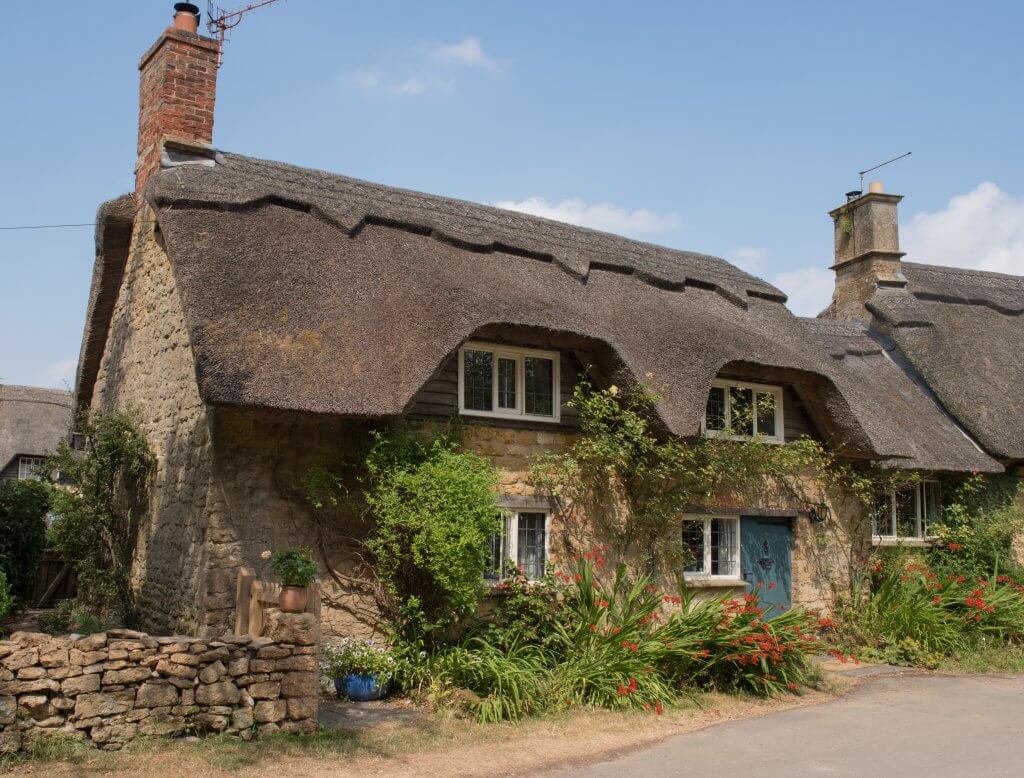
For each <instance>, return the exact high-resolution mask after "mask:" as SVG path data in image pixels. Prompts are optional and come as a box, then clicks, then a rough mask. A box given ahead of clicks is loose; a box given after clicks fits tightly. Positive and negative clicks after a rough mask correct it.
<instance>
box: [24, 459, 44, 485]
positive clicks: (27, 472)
mask: <svg viewBox="0 0 1024 778" xmlns="http://www.w3.org/2000/svg"><path fill="white" fill-rule="evenodd" d="M44 464H46V459H45V457H18V480H21V481H24V480H25V479H27V478H35V479H41V478H42V477H43V476H42V470H40V468H42V466H43V465H44Z"/></svg>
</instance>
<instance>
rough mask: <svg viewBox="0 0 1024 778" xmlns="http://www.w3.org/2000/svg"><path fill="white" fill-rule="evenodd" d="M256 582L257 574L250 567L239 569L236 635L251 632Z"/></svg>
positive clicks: (236, 586) (236, 585) (236, 589)
mask: <svg viewBox="0 0 1024 778" xmlns="http://www.w3.org/2000/svg"><path fill="white" fill-rule="evenodd" d="M255 580H256V573H254V572H253V571H252V569H251V568H248V567H240V568H239V569H238V579H237V580H236V582H235V634H236V635H245V634H248V632H249V608H250V595H251V593H252V584H253V582H254V581H255Z"/></svg>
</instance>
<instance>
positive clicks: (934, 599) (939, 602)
mask: <svg viewBox="0 0 1024 778" xmlns="http://www.w3.org/2000/svg"><path fill="white" fill-rule="evenodd" d="M932 604H933V605H942V598H941V597H940V596H939V595H937V594H936V595H935V596H934V597H932Z"/></svg>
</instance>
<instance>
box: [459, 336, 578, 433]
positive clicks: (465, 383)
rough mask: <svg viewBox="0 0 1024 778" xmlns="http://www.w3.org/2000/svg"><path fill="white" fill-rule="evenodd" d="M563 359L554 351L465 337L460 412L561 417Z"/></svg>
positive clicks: (546, 418)
mask: <svg viewBox="0 0 1024 778" xmlns="http://www.w3.org/2000/svg"><path fill="white" fill-rule="evenodd" d="M560 406H561V398H560V396H559V359H558V353H557V352H555V351H538V350H536V349H521V348H508V347H505V346H495V345H492V344H487V343H466V344H464V345H463V346H462V348H460V349H459V413H460V414H462V415H465V416H490V417H494V418H499V419H534V420H537V421H548V422H557V421H558V419H559V411H560Z"/></svg>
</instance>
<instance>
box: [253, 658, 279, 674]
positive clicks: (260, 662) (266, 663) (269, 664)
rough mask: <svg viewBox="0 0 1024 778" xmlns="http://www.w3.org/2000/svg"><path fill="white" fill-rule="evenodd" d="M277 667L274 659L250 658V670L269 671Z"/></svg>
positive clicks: (255, 671)
mask: <svg viewBox="0 0 1024 778" xmlns="http://www.w3.org/2000/svg"><path fill="white" fill-rule="evenodd" d="M276 669H277V665H276V664H275V663H274V660H273V659H250V660H249V670H251V671H252V672H254V673H269V672H272V671H273V670H276Z"/></svg>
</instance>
